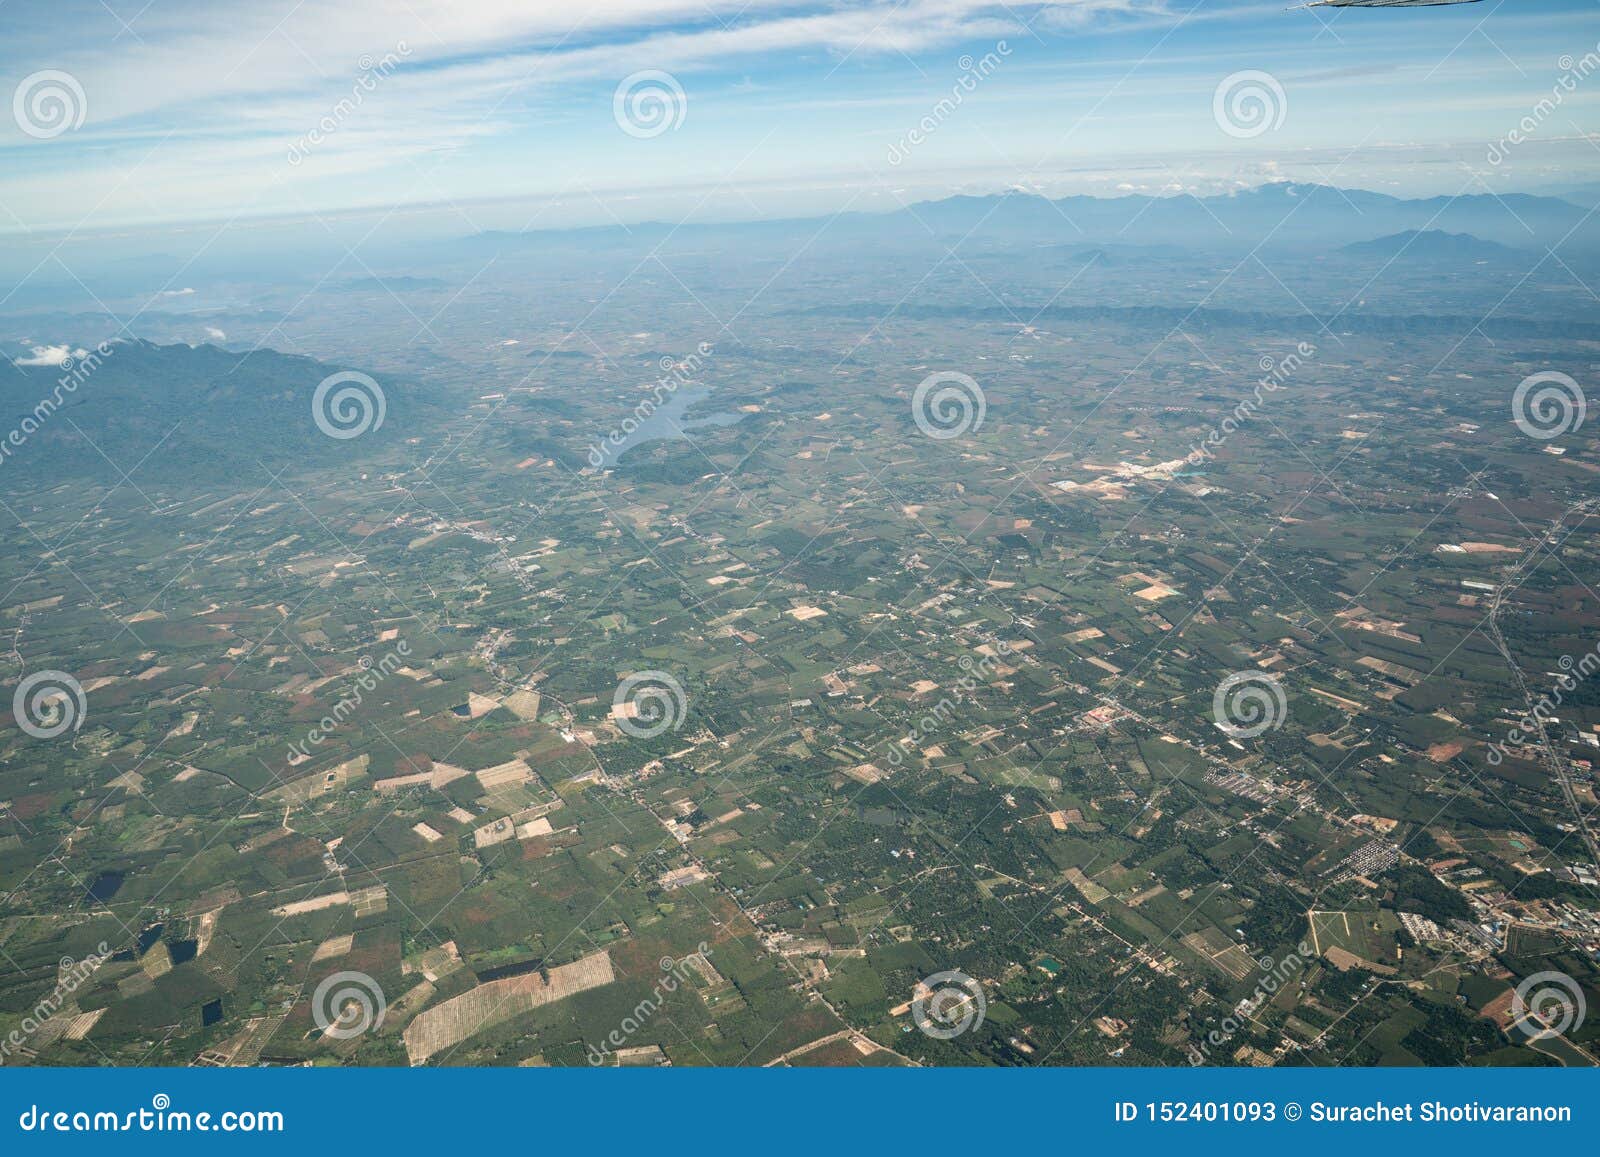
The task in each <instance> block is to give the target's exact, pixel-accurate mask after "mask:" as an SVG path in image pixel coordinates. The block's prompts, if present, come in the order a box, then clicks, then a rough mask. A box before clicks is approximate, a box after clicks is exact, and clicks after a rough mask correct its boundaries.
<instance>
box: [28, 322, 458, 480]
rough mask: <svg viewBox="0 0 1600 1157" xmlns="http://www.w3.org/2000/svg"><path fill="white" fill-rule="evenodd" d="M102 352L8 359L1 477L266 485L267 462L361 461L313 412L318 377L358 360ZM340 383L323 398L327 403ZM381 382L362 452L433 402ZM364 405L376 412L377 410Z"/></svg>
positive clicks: (183, 349)
mask: <svg viewBox="0 0 1600 1157" xmlns="http://www.w3.org/2000/svg"><path fill="white" fill-rule="evenodd" d="M105 349H106V350H108V351H109V352H106V353H103V354H102V353H99V352H98V351H86V353H87V356H83V357H78V358H76V359H75V362H74V364H73V365H70V366H50V365H45V366H24V365H18V364H17V363H15V362H13V361H11V360H9V359H7V358H5V357H0V438H4V437H6V432H7V431H16V432H17V434H18V438H19V439H20V444H16V443H14V444H12V445H11V446H10V447H9V452H8V453H7V454H6V457H5V461H4V465H3V466H0V482H5V483H8V484H9V483H12V482H22V483H25V484H26V483H29V482H31V483H32V484H34V485H41V484H42V485H49V484H52V483H53V482H54V481H55V480H59V479H60V478H63V477H74V476H83V475H90V476H97V477H98V476H104V477H106V478H107V479H108V480H109V481H113V482H114V481H116V480H117V478H118V474H119V468H120V470H127V471H130V472H134V473H135V474H136V478H135V481H142V480H145V479H152V478H161V477H168V478H175V477H176V478H193V477H196V476H203V477H207V478H238V479H241V480H242V482H241V484H243V483H244V482H248V481H249V480H250V479H252V478H255V479H257V484H258V485H259V484H262V483H265V482H266V481H267V478H268V475H267V474H265V473H262V469H261V467H262V466H263V465H264V466H266V467H267V468H270V469H276V468H278V467H281V466H283V465H284V464H286V463H289V462H296V463H304V462H310V463H313V464H315V463H326V464H328V465H337V464H338V463H340V462H341V461H343V462H349V461H351V460H352V458H351V453H350V447H349V446H348V445H347V444H346V442H345V441H344V440H341V439H340V438H336V437H331V436H329V435H328V434H326V433H324V432H323V430H322V429H321V428H319V426H318V424H317V422H316V418H315V416H314V412H313V399H314V398H315V396H316V392H317V387H318V385H319V384H320V383H321V382H322V381H323V380H324V379H326V378H327V377H328V376H329V375H331V374H335V373H338V372H340V371H342V370H344V369H347V368H349V367H341V366H329V365H324V364H322V363H321V362H317V361H313V360H312V359H311V358H306V357H298V356H293V355H289V354H281V353H278V352H276V351H274V350H268V349H263V350H257V351H254V352H251V353H247V354H238V353H230V352H229V351H227V350H224V349H219V348H217V347H216V346H212V345H201V346H187V345H155V344H153V343H151V342H146V341H119V342H116V343H113V344H111V345H109V346H107V347H105ZM336 390H337V387H333V388H330V390H329V391H328V392H327V393H326V394H325V395H324V400H325V405H324V409H325V410H326V409H327V408H328V405H329V404H331V400H332V399H333V398H335V397H336ZM379 390H380V391H381V393H382V396H383V407H384V415H385V416H384V421H383V423H382V425H379V426H374V427H373V428H371V429H369V430H367V432H366V433H363V434H361V435H360V437H361V439H362V447H361V449H362V452H363V454H366V453H368V452H370V450H371V448H372V447H373V446H374V445H379V446H381V445H384V444H396V443H398V442H399V441H400V440H401V434H400V433H399V431H400V430H402V429H405V428H406V426H407V425H408V419H416V418H418V417H423V415H419V414H416V413H415V411H417V410H419V409H423V408H426V407H429V406H431V405H434V404H435V403H432V402H430V401H429V400H428V399H427V397H426V396H425V395H420V394H419V393H418V392H417V391H415V390H411V389H408V388H407V387H406V384H405V383H400V382H396V381H393V380H389V379H387V378H386V379H385V380H384V381H383V382H381V383H379ZM365 404H366V403H359V404H358V403H357V401H356V399H355V398H354V397H352V398H351V399H350V400H349V401H348V402H347V403H346V404H345V413H346V415H347V416H348V417H350V418H352V419H356V420H359V418H360V416H361V414H362V411H361V409H360V406H361V405H365ZM375 404H376V403H375V400H374V402H373V403H372V405H373V406H375ZM367 412H368V413H370V414H371V415H372V416H373V417H374V418H375V417H376V409H375V408H369V410H368V411H367ZM337 418H338V415H337V414H335V415H334V416H333V417H330V418H329V419H328V422H329V424H330V425H331V426H333V427H334V428H335V429H349V428H350V426H351V425H352V424H356V423H355V422H351V423H346V424H344V425H341V424H340V423H339V421H337V420H336V419H337ZM429 420H431V419H429ZM112 463H115V465H112ZM258 464H259V465H258ZM136 466H137V470H135V467H136Z"/></svg>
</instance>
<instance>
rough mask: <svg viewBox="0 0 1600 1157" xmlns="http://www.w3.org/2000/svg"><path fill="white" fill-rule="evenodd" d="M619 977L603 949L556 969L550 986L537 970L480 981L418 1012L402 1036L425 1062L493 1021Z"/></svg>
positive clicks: (412, 1053)
mask: <svg viewBox="0 0 1600 1157" xmlns="http://www.w3.org/2000/svg"><path fill="white" fill-rule="evenodd" d="M615 979H616V974H615V973H614V972H613V971H612V968H611V957H610V956H609V955H608V954H607V953H606V952H604V951H603V950H602V951H600V952H595V953H592V954H590V955H588V956H585V957H583V958H582V959H581V960H575V961H573V962H572V963H571V964H563V965H560V966H559V967H556V968H552V969H551V970H550V981H549V983H548V984H547V983H546V982H545V981H544V979H543V978H542V977H541V976H540V975H539V974H538V973H537V972H530V973H526V974H524V975H522V976H508V977H506V978H505V979H504V980H492V981H489V982H488V983H487V984H480V985H478V986H477V987H476V988H474V989H472V990H471V991H469V992H464V993H462V994H461V995H460V996H456V997H452V998H451V999H450V1000H447V1001H445V1002H444V1003H443V1004H440V1005H436V1006H435V1007H433V1008H430V1009H428V1010H427V1011H425V1012H422V1013H420V1014H418V1015H417V1017H416V1018H415V1019H414V1020H413V1021H412V1022H411V1023H410V1024H409V1025H407V1026H406V1030H405V1032H404V1033H403V1034H402V1039H403V1040H404V1041H405V1046H406V1052H407V1054H408V1055H409V1056H410V1058H411V1063H412V1064H414V1065H416V1064H422V1063H425V1062H426V1061H427V1060H428V1058H429V1057H432V1056H434V1055H436V1054H438V1053H441V1052H444V1051H446V1050H448V1049H451V1048H454V1047H455V1046H456V1045H458V1044H460V1043H461V1042H462V1041H464V1040H466V1039H468V1038H469V1037H471V1036H474V1035H476V1034H477V1033H479V1032H482V1031H483V1030H484V1029H486V1028H488V1027H490V1026H492V1025H495V1024H499V1023H501V1022H503V1021H507V1020H510V1019H512V1018H513V1017H517V1016H520V1015H522V1014H523V1013H526V1012H531V1011H532V1010H533V1009H535V1008H539V1007H540V1006H542V1005H546V1004H551V1003H554V1002H555V1001H558V1000H562V999H565V998H566V997H568V996H572V995H574V994H575V993H579V992H584V991H586V990H587V989H591V988H598V987H600V986H601V985H603V984H610V983H611V982H612V981H613V980H615Z"/></svg>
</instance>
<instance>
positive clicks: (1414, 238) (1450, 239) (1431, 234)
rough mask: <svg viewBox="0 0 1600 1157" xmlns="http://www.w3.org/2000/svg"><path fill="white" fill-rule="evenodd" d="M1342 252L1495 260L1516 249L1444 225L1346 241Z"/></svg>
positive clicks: (1390, 257)
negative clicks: (1350, 242)
mask: <svg viewBox="0 0 1600 1157" xmlns="http://www.w3.org/2000/svg"><path fill="white" fill-rule="evenodd" d="M1339 252H1340V253H1348V254H1350V255H1351V256H1353V257H1378V258H1382V259H1385V260H1396V259H1402V258H1403V259H1408V260H1413V261H1425V260H1438V261H1450V260H1462V261H1492V260H1496V259H1503V258H1506V257H1510V256H1513V255H1514V254H1515V253H1516V250H1514V249H1511V248H1509V247H1508V246H1505V245H1499V244H1496V243H1495V242H1493V241H1485V240H1483V239H1482V238H1481V237H1474V236H1473V235H1472V234H1470V233H1446V232H1444V231H1443V230H1442V229H1407V230H1406V231H1405V232H1403V233H1391V234H1389V235H1388V236H1387V237H1374V238H1373V239H1372V240H1371V241H1357V242H1355V243H1354V244H1352V245H1344V246H1341V247H1340V249H1339Z"/></svg>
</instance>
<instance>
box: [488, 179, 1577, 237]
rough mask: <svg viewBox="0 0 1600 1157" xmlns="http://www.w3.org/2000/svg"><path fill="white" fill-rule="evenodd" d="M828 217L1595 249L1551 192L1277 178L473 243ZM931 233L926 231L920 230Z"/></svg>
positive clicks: (763, 228)
mask: <svg viewBox="0 0 1600 1157" xmlns="http://www.w3.org/2000/svg"><path fill="white" fill-rule="evenodd" d="M824 221H826V222H828V227H827V230H826V232H825V234H824V237H823V241H824V243H826V242H834V243H850V242H853V241H856V240H860V239H871V240H875V241H879V242H885V243H906V244H916V243H927V242H929V241H930V240H933V239H934V238H937V239H938V240H939V241H942V242H943V243H945V244H950V243H952V242H955V241H957V240H965V241H967V242H969V243H972V242H976V243H979V244H995V245H1006V246H1012V245H1023V246H1033V245H1060V244H1068V243H1071V244H1095V245H1098V244H1122V245H1178V246H1183V247H1184V248H1190V249H1194V248H1206V249H1218V248H1222V249H1228V248H1252V247H1255V246H1258V245H1273V246H1297V247H1302V248H1304V247H1314V248H1318V249H1321V250H1324V251H1326V250H1331V249H1336V248H1338V247H1340V246H1342V245H1350V244H1354V243H1358V242H1364V241H1369V240H1371V239H1373V238H1374V237H1385V236H1389V235H1393V234H1403V233H1407V232H1413V231H1419V232H1440V233H1464V234H1470V235H1472V236H1473V237H1474V238H1477V239H1479V240H1481V241H1489V242H1494V243H1496V244H1498V245H1503V246H1508V247H1514V248H1529V249H1542V248H1543V247H1544V246H1546V245H1551V246H1554V245H1561V246H1562V248H1563V249H1566V250H1572V249H1595V250H1600V215H1597V216H1595V217H1591V216H1589V215H1588V211H1587V210H1585V209H1582V208H1580V207H1578V206H1577V205H1574V204H1572V203H1571V202H1568V201H1564V200H1561V199H1560V198H1557V197H1540V196H1532V195H1529V194H1524V193H1511V194H1505V195H1503V196H1497V195H1495V194H1491V193H1470V194H1464V195H1461V196H1456V197H1425V198H1417V199H1406V198H1402V197H1392V196H1390V195H1389V194H1387V193H1374V192H1370V191H1367V190H1363V189H1340V188H1335V187H1334V186H1331V185H1302V184H1295V183H1291V182H1278V183H1275V184H1269V185H1261V186H1258V187H1257V188H1254V189H1246V190H1241V191H1239V192H1234V193H1224V194H1218V195H1215V196H1206V197H1197V196H1193V195H1191V194H1187V193H1185V194H1180V195H1178V196H1173V197H1151V196H1145V195H1142V194H1133V195H1129V196H1125V197H1088V196H1071V197H1060V198H1056V199H1053V200H1052V199H1050V198H1048V197H1042V196H1038V195H1037V194H1033V193H1024V192H1007V193H997V194H992V195H989V196H956V197H946V198H944V199H943V200H939V201H927V202H922V203H920V204H916V205H911V206H908V207H907V208H905V209H901V210H898V211H895V212H892V213H879V214H870V213H845V214H841V215H840V216H838V217H837V218H806V219H792V220H788V221H763V222H751V223H743V224H730V225H679V226H673V225H667V224H646V225H636V226H630V227H629V228H627V229H626V230H624V229H622V228H620V227H613V228H600V229H587V230H563V231H559V232H555V233H549V232H546V233H497V232H489V233H484V234H480V235H479V236H478V237H477V238H476V239H475V241H476V243H477V244H479V245H483V246H490V247H506V246H519V245H524V244H537V243H539V242H541V241H546V242H548V241H554V240H556V239H558V238H561V237H565V238H573V237H574V236H578V235H582V236H585V237H588V238H590V239H592V240H593V239H601V238H604V237H606V236H607V235H611V236H614V237H615V238H617V239H619V240H620V239H624V238H626V239H628V240H631V241H633V242H638V243H643V244H646V245H648V244H653V243H655V242H656V241H657V240H659V239H660V238H662V237H665V236H667V235H668V234H669V233H675V234H676V235H677V236H679V237H684V236H694V237H703V236H707V235H713V234H718V233H736V234H740V235H744V236H760V235H762V234H774V235H777V234H779V233H781V232H787V231H791V230H794V229H797V228H801V227H805V228H808V229H810V230H812V231H815V230H817V229H818V227H819V226H820V224H821V223H822V222H824ZM930 234H932V237H930Z"/></svg>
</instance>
